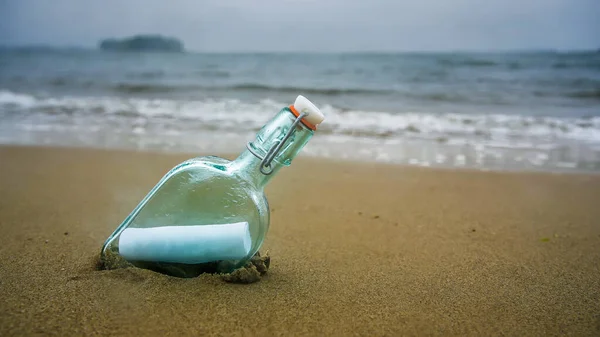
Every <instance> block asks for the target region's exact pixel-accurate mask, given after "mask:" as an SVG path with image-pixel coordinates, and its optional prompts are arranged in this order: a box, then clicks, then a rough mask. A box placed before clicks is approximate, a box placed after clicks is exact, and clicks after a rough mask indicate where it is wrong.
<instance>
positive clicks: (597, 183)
mask: <svg viewBox="0 0 600 337" xmlns="http://www.w3.org/2000/svg"><path fill="white" fill-rule="evenodd" d="M193 156H195V155H192V154H188V155H186V154H168V153H157V152H142V151H127V150H101V149H96V150H92V149H85V148H77V149H76V148H59V147H33V146H32V147H22V146H2V147H0V233H2V240H3V241H2V245H0V299H1V300H0V335H2V336H29V335H55V336H74V335H115V336H125V335H186V336H212V335H264V336H272V335H294V336H301V335H312V336H314V335H331V336H334V335H348V336H350V335H362V336H400V335H420V336H423V335H461V336H465V335H479V336H493V335H511V336H515V335H519V336H522V335H527V336H532V335H537V336H546V335H577V336H593V335H596V336H597V335H599V334H600V207H598V206H599V203H598V202H599V200H600V176H599V175H597V174H566V173H551V172H536V173H533V172H531V173H525V172H482V171H477V170H471V169H440V168H422V167H409V166H400V165H392V164H385V163H370V162H368V161H367V162H362V163H359V162H352V161H340V160H333V159H325V158H309V157H300V158H297V159H296V160H295V161H294V163H293V164H292V166H290V167H289V168H285V169H283V170H282V171H281V172H280V173H279V174H278V176H277V177H275V178H274V179H273V181H272V182H270V184H269V186H268V188H267V190H266V193H267V197H268V198H269V202H270V205H271V227H270V230H269V233H268V235H267V238H266V241H265V244H264V246H263V248H262V249H261V251H262V252H266V251H267V250H268V251H269V254H270V255H271V257H272V259H271V268H270V270H269V272H268V273H267V275H266V276H265V277H263V279H262V280H261V281H260V282H257V283H253V284H249V285H241V284H230V283H226V282H224V281H223V280H222V279H221V278H220V277H219V276H218V275H206V274H205V275H202V276H200V277H197V278H191V279H180V278H174V277H169V276H165V275H162V274H159V273H155V272H151V271H148V270H142V269H137V268H129V269H120V270H111V271H106V270H98V268H97V259H98V256H99V253H100V248H101V246H102V244H103V242H104V240H105V239H106V238H107V237H108V236H109V235H110V234H111V233H112V231H113V230H114V229H115V228H116V226H117V225H118V224H120V223H121V221H122V220H123V219H124V218H125V217H126V216H127V215H128V214H129V212H130V211H131V210H132V209H133V208H134V207H135V206H136V205H137V203H138V202H139V201H140V199H141V198H142V197H144V196H145V195H146V193H147V192H148V191H149V190H150V189H151V188H152V187H153V186H154V184H156V182H157V181H158V180H159V179H160V178H161V177H162V176H163V175H164V174H165V173H166V172H167V171H168V170H169V169H170V168H171V167H173V166H175V165H176V164H178V163H179V162H181V161H183V160H185V159H187V158H190V157H193ZM225 157H227V158H229V159H232V158H233V156H231V155H229V156H227V155H226V156H225Z"/></svg>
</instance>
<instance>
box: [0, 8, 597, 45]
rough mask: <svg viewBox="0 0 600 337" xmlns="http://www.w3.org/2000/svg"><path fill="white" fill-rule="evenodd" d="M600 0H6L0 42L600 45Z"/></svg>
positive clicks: (0, 16)
mask: <svg viewBox="0 0 600 337" xmlns="http://www.w3.org/2000/svg"><path fill="white" fill-rule="evenodd" d="M599 18H600V0H361V1H358V0H260V1H259V0H256V1H252V0H230V1H226V0H173V1H166V0H129V1H128V0H103V1H102V0H98V1H91V0H0V44H8V45H15V44H16V45H24V44H50V45H71V46H90V47H91V46H95V45H96V44H97V42H98V40H99V39H102V38H105V37H122V36H127V35H132V34H137V33H161V34H164V35H170V36H175V37H178V38H180V39H182V40H183V41H184V42H185V44H186V47H187V48H188V49H190V50H198V51H302V50H305V51H414V50H417V51H423V50H498V49H500V50H505V49H549V48H550V49H560V50H562V49H597V48H600V19H599Z"/></svg>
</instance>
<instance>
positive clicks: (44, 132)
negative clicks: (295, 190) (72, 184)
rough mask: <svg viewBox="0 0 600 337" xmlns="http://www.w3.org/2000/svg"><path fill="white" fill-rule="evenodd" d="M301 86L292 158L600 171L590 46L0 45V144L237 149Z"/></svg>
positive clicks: (596, 63) (598, 107) (599, 74)
mask: <svg viewBox="0 0 600 337" xmlns="http://www.w3.org/2000/svg"><path fill="white" fill-rule="evenodd" d="M298 94H302V95H304V96H306V97H307V98H309V99H310V100H311V101H313V102H314V103H315V104H316V105H317V106H319V107H320V108H321V109H322V110H323V112H324V113H325V115H326V120H325V122H324V124H322V125H321V126H320V127H319V130H318V131H317V134H316V135H315V137H313V140H311V142H310V143H309V144H308V145H307V147H306V148H305V151H304V152H303V153H302V155H304V156H316V157H328V158H335V159H342V160H343V159H347V160H360V161H377V162H389V163H398V164H405V165H416V166H439V167H452V168H458V167H464V168H474V169H482V170H518V171H523V170H541V171H560V172H600V52H568V53H567V52H561V53H559V52H511V53H382V54H376V53H364V54H361V53H353V54H347V53H343V54H293V53H283V54H278V53H256V54H209V53H180V54H177V53H173V54H172V53H135V52H129V53H119V52H102V51H97V50H85V49H52V48H12V49H11V48H4V49H0V144H21V145H52V146H55V145H56V146H82V147H99V148H111V149H112V148H117V149H118V148H123V149H139V150H157V151H176V152H191V153H199V154H209V153H238V152H241V151H242V150H243V149H244V148H245V144H246V142H247V141H249V140H251V139H252V136H253V135H254V133H255V132H256V131H257V130H258V129H259V128H260V127H261V126H262V125H263V124H264V123H265V122H266V121H267V120H268V119H269V118H270V117H271V116H273V115H274V114H275V113H276V112H277V111H279V109H281V108H282V107H284V106H287V105H289V104H290V103H292V102H293V101H294V99H295V98H296V96H297V95H298Z"/></svg>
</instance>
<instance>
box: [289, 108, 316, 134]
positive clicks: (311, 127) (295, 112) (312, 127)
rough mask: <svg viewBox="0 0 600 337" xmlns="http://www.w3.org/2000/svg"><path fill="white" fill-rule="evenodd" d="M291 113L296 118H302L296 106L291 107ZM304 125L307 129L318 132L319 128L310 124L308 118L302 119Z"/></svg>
mask: <svg viewBox="0 0 600 337" xmlns="http://www.w3.org/2000/svg"><path fill="white" fill-rule="evenodd" d="M289 108H290V111H291V112H292V113H293V114H294V116H296V117H298V116H300V114H299V113H298V110H296V108H294V105H290V107H289ZM302 124H304V125H306V127H307V128H309V129H311V130H313V131H316V130H317V126H316V125H314V124H312V123H310V122H308V121H307V120H306V118H302Z"/></svg>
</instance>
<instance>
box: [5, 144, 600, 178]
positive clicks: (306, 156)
mask: <svg viewBox="0 0 600 337" xmlns="http://www.w3.org/2000/svg"><path fill="white" fill-rule="evenodd" d="M240 144H243V142H240ZM13 147H14V148H48V149H65V150H83V151H85V150H90V151H106V152H134V153H150V154H151V153H154V154H156V155H166V156H177V157H181V156H188V158H194V157H200V156H208V155H216V156H221V157H223V158H226V159H229V160H233V159H235V158H236V157H237V156H238V155H239V154H240V153H241V152H242V151H244V150H245V147H243V146H240V147H239V152H235V151H233V150H226V151H223V150H221V151H216V152H210V151H205V150H201V151H198V152H194V151H192V150H191V149H189V148H188V149H185V150H183V149H182V150H174V149H166V148H159V147H157V148H153V147H150V148H136V147H111V146H90V145H87V144H86V145H65V144H54V143H49V144H19V143H0V148H13ZM228 147H229V148H231V146H228ZM309 151H310V149H309ZM309 151H304V152H301V153H300V154H299V156H298V158H301V159H300V160H311V161H325V162H333V163H335V162H339V163H346V164H349V165H355V164H356V165H361V164H366V165H383V166H391V167H398V168H400V169H426V170H428V169H432V170H442V171H459V172H462V171H466V172H490V173H512V174H520V173H525V174H551V175H556V174H558V175H561V174H565V175H591V176H598V175H600V170H586V169H576V168H568V167H565V168H562V169H560V168H552V169H550V168H531V167H530V168H511V167H504V168H488V167H473V166H451V165H444V164H434V165H431V164H418V163H413V164H411V163H408V162H394V161H381V160H376V159H372V160H366V159H365V160H359V159H358V158H357V157H354V158H348V157H329V156H324V155H321V154H318V153H314V152H312V151H311V152H310V153H306V152H309ZM296 160H298V159H296Z"/></svg>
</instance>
